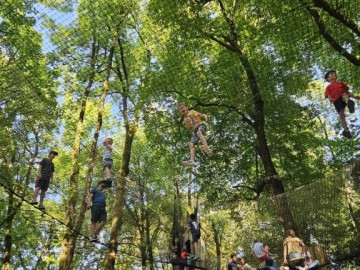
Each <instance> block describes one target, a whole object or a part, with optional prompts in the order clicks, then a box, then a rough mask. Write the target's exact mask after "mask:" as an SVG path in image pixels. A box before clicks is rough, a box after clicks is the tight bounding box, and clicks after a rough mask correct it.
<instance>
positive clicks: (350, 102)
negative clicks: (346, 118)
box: [347, 99, 355, 113]
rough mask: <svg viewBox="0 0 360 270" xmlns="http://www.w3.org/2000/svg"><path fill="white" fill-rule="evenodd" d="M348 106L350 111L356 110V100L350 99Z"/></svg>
mask: <svg viewBox="0 0 360 270" xmlns="http://www.w3.org/2000/svg"><path fill="white" fill-rule="evenodd" d="M347 106H348V108H349V112H350V113H354V112H355V102H354V101H353V100H351V99H349V101H348V104H347Z"/></svg>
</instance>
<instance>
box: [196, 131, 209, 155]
mask: <svg viewBox="0 0 360 270" xmlns="http://www.w3.org/2000/svg"><path fill="white" fill-rule="evenodd" d="M196 135H197V136H198V138H199V139H200V142H201V144H202V145H201V146H200V149H201V150H202V151H204V152H205V154H207V155H209V156H211V154H212V151H211V149H210V147H209V146H208V144H207V141H206V138H205V136H204V134H203V132H202V131H201V130H198V132H197V133H196Z"/></svg>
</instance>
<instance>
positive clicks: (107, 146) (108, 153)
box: [103, 138, 113, 187]
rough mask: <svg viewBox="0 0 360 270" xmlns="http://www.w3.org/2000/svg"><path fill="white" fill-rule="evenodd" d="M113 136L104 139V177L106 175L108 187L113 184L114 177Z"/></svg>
mask: <svg viewBox="0 0 360 270" xmlns="http://www.w3.org/2000/svg"><path fill="white" fill-rule="evenodd" d="M112 144H113V139H112V138H106V139H105V140H104V141H103V145H104V155H103V167H104V177H105V181H104V182H105V184H106V187H111V186H112V181H113V178H112V177H111V166H112V165H113V159H112Z"/></svg>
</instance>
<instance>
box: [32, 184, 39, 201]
mask: <svg viewBox="0 0 360 270" xmlns="http://www.w3.org/2000/svg"><path fill="white" fill-rule="evenodd" d="M39 192H40V187H36V188H35V190H34V196H33V202H36V200H37V196H38V195H39Z"/></svg>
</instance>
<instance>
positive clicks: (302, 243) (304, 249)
mask: <svg viewBox="0 0 360 270" xmlns="http://www.w3.org/2000/svg"><path fill="white" fill-rule="evenodd" d="M299 244H300V246H301V247H302V250H303V252H305V251H306V245H305V244H304V242H303V240H301V239H300V243H299Z"/></svg>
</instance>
